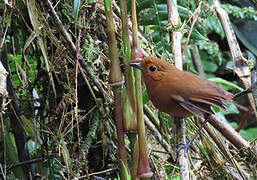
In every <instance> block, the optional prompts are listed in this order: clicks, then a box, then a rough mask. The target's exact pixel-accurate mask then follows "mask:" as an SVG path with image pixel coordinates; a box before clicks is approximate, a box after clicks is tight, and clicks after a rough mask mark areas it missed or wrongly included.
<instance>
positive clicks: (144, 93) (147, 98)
mask: <svg viewBox="0 0 257 180" xmlns="http://www.w3.org/2000/svg"><path fill="white" fill-rule="evenodd" d="M148 102H149V97H148V94H147V92H146V91H144V92H143V104H146V103H148Z"/></svg>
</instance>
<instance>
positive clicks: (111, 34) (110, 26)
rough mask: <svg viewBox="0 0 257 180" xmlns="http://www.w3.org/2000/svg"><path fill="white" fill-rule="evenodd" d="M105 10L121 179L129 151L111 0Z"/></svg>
mask: <svg viewBox="0 0 257 180" xmlns="http://www.w3.org/2000/svg"><path fill="white" fill-rule="evenodd" d="M104 2H105V12H106V19H107V28H106V33H107V36H108V39H109V42H108V46H109V58H110V59H111V69H110V74H109V82H110V85H111V86H112V89H113V92H114V103H115V108H116V109H115V119H116V126H117V136H118V146H119V156H120V159H121V161H120V168H121V174H120V177H121V179H124V180H126V179H127V177H126V172H125V167H124V165H125V166H126V167H127V152H126V147H125V140H124V126H123V116H122V108H121V92H122V76H121V70H120V61H119V54H118V47H117V40H116V37H115V27H114V20H113V16H112V3H111V0H105V1H104Z"/></svg>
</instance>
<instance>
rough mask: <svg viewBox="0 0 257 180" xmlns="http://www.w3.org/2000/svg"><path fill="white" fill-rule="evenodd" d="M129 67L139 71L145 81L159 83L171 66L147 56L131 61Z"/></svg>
mask: <svg viewBox="0 0 257 180" xmlns="http://www.w3.org/2000/svg"><path fill="white" fill-rule="evenodd" d="M130 66H132V67H134V68H137V69H140V70H141V72H142V75H143V78H144V80H145V81H147V80H150V79H152V80H155V81H159V80H161V79H162V78H163V76H164V75H165V72H168V68H169V67H170V66H171V64H169V63H168V62H166V61H163V60H160V59H158V58H156V57H151V56H148V57H145V58H136V59H135V60H132V61H131V62H130Z"/></svg>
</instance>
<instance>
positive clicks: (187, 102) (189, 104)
mask: <svg viewBox="0 0 257 180" xmlns="http://www.w3.org/2000/svg"><path fill="white" fill-rule="evenodd" d="M170 97H171V98H172V100H174V101H176V102H178V104H179V105H180V106H182V107H183V108H184V109H185V110H187V111H189V112H191V113H192V114H193V115H195V116H198V117H200V118H203V117H204V114H205V113H207V114H214V112H213V110H212V109H211V106H212V105H214V106H216V105H215V104H214V103H216V104H218V105H219V102H218V101H217V102H215V101H214V100H213V101H214V102H213V103H209V102H211V101H208V100H205V99H198V98H189V99H185V98H184V97H182V96H180V95H174V94H173V95H171V96H170Z"/></svg>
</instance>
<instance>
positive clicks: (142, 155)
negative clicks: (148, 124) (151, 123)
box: [131, 0, 152, 178]
mask: <svg viewBox="0 0 257 180" xmlns="http://www.w3.org/2000/svg"><path fill="white" fill-rule="evenodd" d="M131 12H132V52H131V57H132V59H135V58H137V57H138V56H139V53H138V52H139V50H138V49H139V43H138V34H137V33H138V30H137V15H136V0H132V1H131ZM134 76H135V87H136V97H137V122H138V146H139V147H138V148H139V159H138V168H137V176H138V177H140V178H149V177H151V176H152V172H151V168H150V165H149V161H148V156H147V145H146V136H145V122H144V110H143V106H144V105H143V97H142V84H141V72H140V70H138V69H135V71H134Z"/></svg>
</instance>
